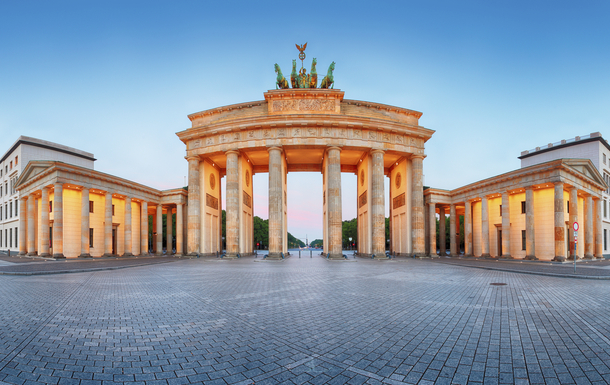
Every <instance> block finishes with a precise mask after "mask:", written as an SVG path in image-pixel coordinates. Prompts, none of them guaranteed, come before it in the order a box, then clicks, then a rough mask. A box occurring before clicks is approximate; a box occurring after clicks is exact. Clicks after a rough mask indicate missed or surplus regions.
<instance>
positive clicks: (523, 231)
mask: <svg viewBox="0 0 610 385" xmlns="http://www.w3.org/2000/svg"><path fill="white" fill-rule="evenodd" d="M521 250H525V230H521Z"/></svg>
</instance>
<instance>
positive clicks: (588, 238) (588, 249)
mask: <svg viewBox="0 0 610 385" xmlns="http://www.w3.org/2000/svg"><path fill="white" fill-rule="evenodd" d="M584 222H585V259H595V256H594V255H593V253H594V246H595V242H594V240H593V239H594V238H593V233H594V231H593V223H594V222H593V197H592V196H591V195H587V197H586V198H585V220H584Z"/></svg>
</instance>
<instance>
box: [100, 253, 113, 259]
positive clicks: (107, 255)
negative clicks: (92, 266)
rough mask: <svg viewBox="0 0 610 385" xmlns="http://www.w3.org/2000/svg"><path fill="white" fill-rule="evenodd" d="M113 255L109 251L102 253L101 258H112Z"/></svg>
mask: <svg viewBox="0 0 610 385" xmlns="http://www.w3.org/2000/svg"><path fill="white" fill-rule="evenodd" d="M114 257H116V255H114V254H110V253H104V255H102V258H114Z"/></svg>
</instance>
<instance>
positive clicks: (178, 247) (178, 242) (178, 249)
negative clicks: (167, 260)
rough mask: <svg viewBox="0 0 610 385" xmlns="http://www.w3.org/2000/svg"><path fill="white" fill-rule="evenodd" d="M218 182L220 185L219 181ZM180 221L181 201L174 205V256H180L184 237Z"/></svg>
mask: <svg viewBox="0 0 610 385" xmlns="http://www.w3.org/2000/svg"><path fill="white" fill-rule="evenodd" d="M218 184H219V185H220V181H219V183H218ZM182 222H183V219H182V203H178V204H177V205H176V257H181V256H182V238H183V237H184V235H183V231H182V230H183V229H182Z"/></svg>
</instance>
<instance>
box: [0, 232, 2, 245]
mask: <svg viewBox="0 0 610 385" xmlns="http://www.w3.org/2000/svg"><path fill="white" fill-rule="evenodd" d="M0 247H2V231H0Z"/></svg>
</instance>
